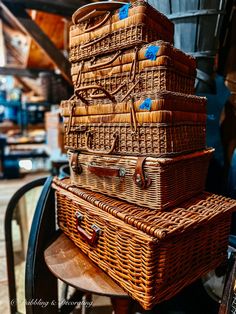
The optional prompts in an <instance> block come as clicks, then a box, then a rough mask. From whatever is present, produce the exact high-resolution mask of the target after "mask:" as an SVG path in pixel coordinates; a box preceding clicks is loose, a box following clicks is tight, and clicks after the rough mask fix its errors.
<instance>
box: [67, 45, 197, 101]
mask: <svg viewBox="0 0 236 314" xmlns="http://www.w3.org/2000/svg"><path fill="white" fill-rule="evenodd" d="M71 74H72V80H73V83H74V85H75V88H76V93H77V94H78V95H79V94H85V95H86V97H90V98H92V99H98V98H101V97H103V98H104V97H107V94H104V92H102V91H101V90H99V89H96V88H95V86H101V87H103V88H105V89H106V91H107V92H109V93H110V95H111V96H115V97H118V96H120V95H122V96H124V95H125V96H126V97H127V96H128V95H134V94H137V93H140V92H149V91H157V92H158V91H160V90H170V91H175V92H181V93H186V94H194V81H195V76H196V63H195V59H194V58H192V57H190V56H188V55H186V54H184V53H183V52H182V51H180V50H178V49H176V48H174V47H173V46H172V45H170V44H169V43H166V42H163V41H156V42H153V43H151V44H149V45H144V46H141V47H140V48H137V47H135V48H132V49H130V50H126V51H122V50H119V51H116V52H114V53H112V54H110V55H108V56H103V57H97V58H92V59H90V60H88V61H82V62H77V63H73V64H72V68H71ZM92 86H94V88H92ZM79 87H80V88H79ZM85 87H89V88H88V89H87V90H86V89H85Z"/></svg>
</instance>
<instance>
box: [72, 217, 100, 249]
mask: <svg viewBox="0 0 236 314" xmlns="http://www.w3.org/2000/svg"><path fill="white" fill-rule="evenodd" d="M75 216H76V229H77V231H78V233H79V235H81V237H82V238H83V239H84V240H85V241H86V242H87V243H88V244H89V245H91V246H95V245H96V244H97V242H98V238H99V235H100V234H101V229H100V228H99V227H97V226H96V225H95V224H93V225H92V226H91V228H92V229H93V233H92V235H89V234H88V233H87V232H86V231H85V230H84V229H83V228H82V227H81V226H80V224H81V221H82V220H83V218H84V217H83V215H82V214H81V213H80V212H78V211H77V212H76V213H75Z"/></svg>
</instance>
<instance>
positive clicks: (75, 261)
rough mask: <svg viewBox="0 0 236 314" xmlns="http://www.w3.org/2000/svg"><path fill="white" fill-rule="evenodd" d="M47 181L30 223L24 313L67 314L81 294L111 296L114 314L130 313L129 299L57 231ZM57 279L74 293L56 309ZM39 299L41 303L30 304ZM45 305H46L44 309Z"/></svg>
mask: <svg viewBox="0 0 236 314" xmlns="http://www.w3.org/2000/svg"><path fill="white" fill-rule="evenodd" d="M51 183H52V178H48V179H47V181H46V183H45V185H44V188H43V190H42V193H41V196H40V199H39V202H38V205H37V208H36V211H35V215H34V218H33V222H32V227H31V232H30V237H29V243H28V252H27V259H26V280H25V297H26V298H25V299H26V313H27V314H38V313H40V314H42V313H50V314H53V313H58V312H60V313H70V312H71V310H72V309H73V304H75V305H76V303H79V302H80V301H81V300H82V297H83V295H84V294H92V293H93V294H98V295H105V296H109V297H111V300H112V305H113V308H114V310H115V313H119V314H120V313H122V314H125V313H129V312H130V308H129V306H130V304H129V301H130V299H129V298H128V295H127V294H126V293H125V292H124V291H123V290H122V288H120V287H119V286H118V285H117V284H116V283H115V282H114V281H113V280H112V279H111V278H110V277H109V276H108V275H106V274H105V273H104V272H103V271H102V270H100V269H99V268H98V267H97V266H96V265H95V264H93V263H92V262H91V261H90V260H89V259H88V258H87V257H86V256H85V255H84V254H83V253H82V252H80V250H79V249H78V248H77V247H75V245H74V244H73V243H72V242H71V241H70V240H69V239H68V238H67V237H66V236H65V235H63V234H62V233H61V232H60V231H59V230H56V220H55V217H56V215H55V198H54V191H53V189H52V188H51ZM57 279H60V280H62V281H63V282H65V283H67V284H68V285H70V286H72V287H75V288H76V289H77V290H76V291H75V293H74V294H73V295H72V297H71V298H70V300H68V302H63V305H62V306H61V307H60V309H59V305H60V304H58V294H57ZM34 300H40V302H32V301H34ZM44 305H47V306H45V307H44Z"/></svg>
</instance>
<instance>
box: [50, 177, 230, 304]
mask: <svg viewBox="0 0 236 314" xmlns="http://www.w3.org/2000/svg"><path fill="white" fill-rule="evenodd" d="M54 188H55V189H56V199H57V216H58V223H59V226H60V228H61V229H62V230H63V231H64V232H65V234H66V235H68V236H69V237H70V238H71V239H72V241H73V242H74V243H75V244H76V245H77V246H78V247H80V248H81V250H82V251H83V252H84V253H85V254H87V255H88V257H89V258H90V259H91V260H92V261H93V262H95V263H96V264H97V265H98V266H99V267H101V268H102V269H103V270H104V271H105V272H106V273H108V274H109V275H110V276H111V277H112V278H113V279H114V280H115V281H116V282H117V283H118V284H119V285H120V286H122V287H123V288H124V289H125V290H126V291H127V292H128V293H129V295H130V296H131V297H132V298H134V299H135V300H137V301H138V302H139V303H140V304H141V305H142V306H143V308H144V309H151V308H152V307H153V306H154V305H155V304H157V303H160V302H162V301H164V300H167V299H170V298H172V297H173V296H174V295H175V294H177V293H178V292H179V291H180V290H181V289H183V288H184V287H185V286H187V285H189V284H191V283H192V282H193V281H195V280H196V279H198V278H200V277H202V276H203V275H204V274H206V273H207V272H209V271H210V270H213V269H215V268H216V267H217V266H218V265H219V264H220V263H221V262H223V261H224V260H225V259H226V258H227V244H228V234H229V230H230V221H231V212H232V211H233V210H235V208H236V204H235V201H233V200H230V199H226V198H224V197H222V196H217V195H213V194H210V193H204V194H200V195H199V196H198V197H196V198H193V199H192V200H191V201H189V202H188V203H185V204H181V206H180V207H179V208H175V209H172V210H170V211H168V212H157V211H151V210H149V209H146V208H145V209H144V208H141V207H137V206H134V205H131V204H128V203H125V202H120V201H118V200H115V199H112V198H109V197H105V196H102V195H100V194H98V193H94V192H91V191H86V190H80V189H78V188H75V187H73V186H70V185H69V180H64V181H58V180H55V181H54Z"/></svg>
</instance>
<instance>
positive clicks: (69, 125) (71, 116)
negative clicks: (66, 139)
mask: <svg viewBox="0 0 236 314" xmlns="http://www.w3.org/2000/svg"><path fill="white" fill-rule="evenodd" d="M74 109H75V103H72V105H71V108H70V118H69V122H68V128H67V130H66V134H67V135H68V134H69V133H70V131H71V126H72V119H73V115H74Z"/></svg>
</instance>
